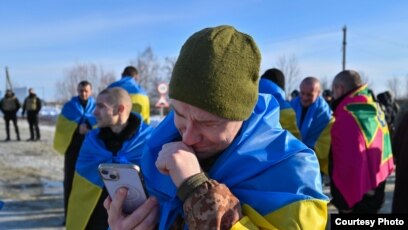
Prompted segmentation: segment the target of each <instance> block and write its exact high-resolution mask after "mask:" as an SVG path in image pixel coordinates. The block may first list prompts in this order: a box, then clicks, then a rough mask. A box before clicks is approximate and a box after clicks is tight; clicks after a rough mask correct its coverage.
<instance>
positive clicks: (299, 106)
mask: <svg viewBox="0 0 408 230" xmlns="http://www.w3.org/2000/svg"><path fill="white" fill-rule="evenodd" d="M299 88H300V95H299V96H298V97H296V98H295V99H293V100H292V101H291V102H290V104H291V105H292V107H293V109H294V110H295V113H296V124H297V127H298V128H299V130H300V136H301V140H302V142H303V143H305V144H306V145H307V146H308V147H309V148H311V149H313V150H314V151H315V152H316V155H317V158H318V160H319V164H320V170H321V171H322V172H323V173H324V174H325V175H328V174H329V169H328V165H329V149H330V143H331V138H330V129H331V126H332V124H333V116H332V111H331V109H330V106H329V105H328V104H327V103H326V101H325V100H324V99H323V97H322V96H320V92H321V84H320V81H319V80H318V79H317V78H316V77H306V78H305V79H303V81H302V82H301V83H300V87H299Z"/></svg>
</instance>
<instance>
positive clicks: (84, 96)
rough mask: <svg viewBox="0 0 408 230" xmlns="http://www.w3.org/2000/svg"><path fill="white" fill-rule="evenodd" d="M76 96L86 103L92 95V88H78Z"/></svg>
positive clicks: (88, 86)
mask: <svg viewBox="0 0 408 230" xmlns="http://www.w3.org/2000/svg"><path fill="white" fill-rule="evenodd" d="M77 92H78V96H79V98H81V100H83V101H86V100H88V98H89V97H90V96H91V95H92V88H91V86H90V85H86V86H78V89H77Z"/></svg>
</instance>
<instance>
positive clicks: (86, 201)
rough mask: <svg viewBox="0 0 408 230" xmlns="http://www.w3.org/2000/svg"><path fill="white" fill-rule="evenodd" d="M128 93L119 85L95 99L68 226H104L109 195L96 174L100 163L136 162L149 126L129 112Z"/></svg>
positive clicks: (106, 223)
mask: <svg viewBox="0 0 408 230" xmlns="http://www.w3.org/2000/svg"><path fill="white" fill-rule="evenodd" d="M131 111H132V101H131V98H130V96H129V94H128V93H127V92H126V91H125V90H124V89H122V88H120V87H113V88H109V89H105V90H103V91H102V92H101V93H100V94H99V95H98V97H97V99H96V108H95V110H94V115H95V117H96V121H97V126H98V128H97V129H94V130H92V131H90V132H89V133H88V134H87V135H86V137H85V140H84V143H83V144H82V147H81V150H80V152H79V156H78V160H77V163H76V171H75V175H74V181H73V185H72V191H71V195H70V197H69V202H68V213H67V223H66V227H67V229H107V228H108V215H107V213H106V210H105V209H104V207H103V200H104V199H105V198H106V197H107V196H108V193H107V191H106V188H105V187H104V185H103V181H102V179H101V178H100V177H99V175H98V166H99V164H101V163H112V162H113V163H134V164H139V163H140V162H139V161H140V157H141V153H142V149H143V146H144V141H145V139H146V137H147V136H148V134H149V133H150V132H151V130H152V128H151V127H149V126H148V125H146V123H144V122H142V121H143V120H142V118H141V116H140V115H139V114H137V113H132V112H131Z"/></svg>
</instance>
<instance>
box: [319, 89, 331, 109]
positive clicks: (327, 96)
mask: <svg viewBox="0 0 408 230" xmlns="http://www.w3.org/2000/svg"><path fill="white" fill-rule="evenodd" d="M322 96H323V98H324V100H325V101H326V102H327V104H329V105H330V107H331V103H332V101H333V96H332V92H331V90H330V89H325V90H323V93H322Z"/></svg>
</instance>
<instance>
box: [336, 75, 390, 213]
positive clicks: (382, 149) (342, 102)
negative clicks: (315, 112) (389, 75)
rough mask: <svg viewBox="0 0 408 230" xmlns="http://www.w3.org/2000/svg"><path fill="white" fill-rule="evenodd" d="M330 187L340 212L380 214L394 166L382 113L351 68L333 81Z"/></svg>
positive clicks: (365, 86)
mask: <svg viewBox="0 0 408 230" xmlns="http://www.w3.org/2000/svg"><path fill="white" fill-rule="evenodd" d="M332 91H333V99H334V101H333V109H334V117H335V122H334V124H333V127H332V129H331V137H332V146H331V154H330V165H329V166H330V167H329V168H330V179H331V184H330V190H331V194H332V196H333V199H332V201H331V202H332V203H333V204H334V205H335V206H336V208H337V209H338V210H339V212H340V213H377V212H378V210H379V209H380V208H381V206H382V204H383V202H384V189H385V180H386V179H387V177H388V176H389V175H390V174H391V173H392V171H393V169H394V164H393V157H392V150H391V141H390V136H389V131H388V127H387V123H386V121H385V119H384V114H383V113H381V112H380V111H379V109H378V105H377V104H376V103H375V102H374V101H373V99H372V97H371V95H370V93H369V91H368V89H367V85H364V84H362V82H361V78H360V75H359V74H358V73H357V72H356V71H353V70H344V71H342V72H340V73H339V74H337V75H336V77H335V78H334V80H333V86H332Z"/></svg>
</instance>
